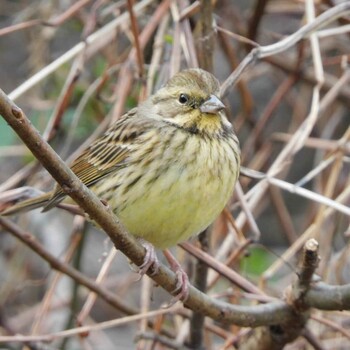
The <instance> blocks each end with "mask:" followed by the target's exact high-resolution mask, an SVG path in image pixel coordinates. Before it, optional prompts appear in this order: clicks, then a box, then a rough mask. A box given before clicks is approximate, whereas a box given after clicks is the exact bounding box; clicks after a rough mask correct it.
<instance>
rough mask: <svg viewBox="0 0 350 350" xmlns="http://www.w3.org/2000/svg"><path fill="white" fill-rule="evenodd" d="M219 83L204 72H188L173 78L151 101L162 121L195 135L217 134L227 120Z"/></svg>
mask: <svg viewBox="0 0 350 350" xmlns="http://www.w3.org/2000/svg"><path fill="white" fill-rule="evenodd" d="M219 89H220V85H219V82H218V80H217V79H216V78H215V77H214V76H213V75H212V74H210V73H208V72H206V71H204V70H202V69H198V68H195V69H188V70H184V71H182V72H179V73H177V74H176V75H174V76H173V77H172V78H171V79H170V80H169V81H168V82H167V84H166V85H165V86H164V87H163V88H161V89H160V90H158V91H157V92H156V93H155V94H154V95H153V96H152V97H151V98H150V99H151V103H152V105H153V106H154V108H155V113H156V114H157V115H159V116H160V117H161V118H162V119H165V120H167V121H169V122H170V123H172V124H175V125H177V126H179V127H180V128H184V129H186V130H188V131H190V132H192V133H199V132H203V133H206V134H212V133H217V132H218V131H220V129H222V126H223V125H222V124H223V123H226V124H227V123H228V121H227V119H226V117H225V112H224V109H225V105H224V104H223V103H222V102H221V100H220V99H219V97H218V95H219Z"/></svg>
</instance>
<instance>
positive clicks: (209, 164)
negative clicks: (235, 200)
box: [112, 150, 237, 248]
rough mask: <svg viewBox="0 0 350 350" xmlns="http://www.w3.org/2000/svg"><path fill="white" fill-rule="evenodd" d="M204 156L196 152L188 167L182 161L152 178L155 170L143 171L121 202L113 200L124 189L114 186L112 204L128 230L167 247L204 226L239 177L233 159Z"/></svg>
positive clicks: (212, 218) (195, 232)
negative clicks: (113, 202)
mask: <svg viewBox="0 0 350 350" xmlns="http://www.w3.org/2000/svg"><path fill="white" fill-rule="evenodd" d="M207 154H208V152H206V150H203V152H199V153H198V156H196V161H195V162H194V164H191V166H188V164H184V163H183V162H182V161H181V159H180V160H179V161H178V162H177V163H176V164H173V165H172V166H171V167H169V168H167V169H166V170H165V171H163V172H161V175H159V176H158V177H157V178H156V180H155V181H154V180H153V181H152V180H151V179H152V178H154V174H152V173H146V174H145V175H144V176H143V177H142V178H140V179H138V181H137V183H136V184H134V185H133V187H132V188H130V189H129V190H128V196H127V201H126V202H124V203H119V204H118V203H117V202H118V201H120V198H122V197H123V195H122V193H121V192H120V191H122V189H120V191H118V190H117V191H116V192H115V194H114V200H115V201H116V203H115V204H117V205H116V206H114V205H112V207H117V208H119V209H117V211H116V214H117V216H118V218H119V219H120V220H121V222H122V223H123V224H124V226H125V227H126V228H127V230H128V231H129V232H130V233H131V234H133V235H135V236H137V237H141V238H143V239H145V240H147V241H149V242H150V243H152V244H153V245H154V246H155V247H157V248H167V247H171V246H174V245H176V244H177V243H179V242H181V241H184V240H186V239H188V238H189V237H191V236H193V235H196V234H198V233H200V232H201V231H202V230H204V229H205V228H207V227H208V226H209V225H210V224H211V223H212V222H213V221H214V220H215V218H216V217H217V216H218V215H219V214H220V212H221V211H222V210H223V208H224V206H225V204H226V202H227V201H228V199H229V197H230V195H231V194H232V191H233V186H234V183H235V181H236V176H237V174H236V173H234V171H233V170H234V169H235V168H236V167H235V166H233V162H234V161H235V160H234V158H233V157H225V158H224V159H221V158H220V157H217V158H215V159H214V161H213V159H207V156H206V155H207ZM230 163H231V164H230ZM128 176H132V175H131V174H129V175H126V178H127V177H128ZM150 181H151V184H150Z"/></svg>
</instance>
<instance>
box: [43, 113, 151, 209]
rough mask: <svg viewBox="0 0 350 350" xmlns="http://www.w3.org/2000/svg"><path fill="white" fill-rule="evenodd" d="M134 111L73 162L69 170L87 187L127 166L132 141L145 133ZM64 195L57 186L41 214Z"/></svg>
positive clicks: (132, 146) (132, 144)
mask: <svg viewBox="0 0 350 350" xmlns="http://www.w3.org/2000/svg"><path fill="white" fill-rule="evenodd" d="M136 111H137V110H136V108H135V109H133V110H131V111H130V112H128V113H127V114H126V115H125V116H123V117H122V118H121V119H119V120H118V121H117V122H116V123H115V124H114V125H113V126H111V127H110V128H109V129H108V130H107V131H106V133H105V134H104V135H103V136H102V137H100V138H99V139H97V140H96V141H95V142H93V143H92V144H91V145H90V146H89V147H88V148H87V149H86V150H85V151H84V152H83V153H82V154H81V155H80V156H79V157H78V158H77V159H75V160H74V161H73V163H72V165H71V170H72V171H73V172H74V173H75V175H77V176H78V178H79V179H80V180H81V181H82V182H83V183H84V184H85V185H86V186H88V187H90V186H92V185H94V184H95V183H96V182H98V181H100V180H101V179H102V178H104V177H105V176H107V175H108V174H110V173H111V172H113V171H115V170H116V169H117V168H121V167H124V166H127V163H128V162H127V160H128V158H129V155H130V152H131V151H132V149H133V148H134V146H135V139H136V138H138V137H139V136H140V134H142V133H143V132H145V128H143V127H142V121H141V120H140V119H139V118H138V117H137V115H136ZM146 124H147V123H146ZM146 129H147V128H146ZM65 196H66V194H65V193H64V192H63V191H62V189H61V188H60V187H58V186H57V187H56V189H55V190H54V193H53V195H52V197H51V199H50V201H49V202H48V204H47V205H46V206H45V208H44V211H46V210H49V209H51V208H52V207H54V206H55V205H57V203H58V202H60V201H61V200H62V199H63V198H64V197H65Z"/></svg>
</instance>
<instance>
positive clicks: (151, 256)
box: [138, 240, 160, 278]
mask: <svg viewBox="0 0 350 350" xmlns="http://www.w3.org/2000/svg"><path fill="white" fill-rule="evenodd" d="M140 243H141V244H142V246H143V247H144V248H145V250H146V254H145V257H144V259H143V263H142V264H141V265H140V266H139V267H138V273H139V274H140V278H141V277H142V276H143V275H144V274H146V273H147V271H148V270H149V269H150V268H151V267H152V266H153V271H152V274H151V276H153V275H155V274H156V273H158V271H159V266H160V265H159V261H158V258H157V254H156V250H155V249H154V247H153V245H152V244H151V243H148V242H146V241H143V240H140Z"/></svg>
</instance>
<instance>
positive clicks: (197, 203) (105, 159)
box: [0, 68, 240, 269]
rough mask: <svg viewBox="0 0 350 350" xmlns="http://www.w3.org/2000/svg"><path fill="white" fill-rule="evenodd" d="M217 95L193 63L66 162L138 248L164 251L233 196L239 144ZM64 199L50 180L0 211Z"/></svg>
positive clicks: (201, 226) (210, 81)
mask: <svg viewBox="0 0 350 350" xmlns="http://www.w3.org/2000/svg"><path fill="white" fill-rule="evenodd" d="M219 92H220V84H219V81H218V80H217V79H216V78H215V77H214V75H212V74H211V73H209V72H207V71H205V70H203V69H200V68H192V69H186V70H183V71H180V72H179V73H177V74H175V75H174V76H173V77H172V78H170V79H169V80H168V82H167V83H166V84H165V85H164V86H163V87H161V88H160V89H159V90H158V91H156V92H155V93H154V94H153V95H151V96H149V97H148V98H147V99H146V100H145V101H143V102H141V103H140V104H139V105H138V106H137V107H135V108H133V109H131V110H130V111H129V112H127V113H126V114H124V115H123V116H122V117H120V118H119V119H118V120H117V121H116V122H114V123H113V124H112V125H111V126H110V127H109V129H108V130H107V131H106V132H105V133H104V134H103V135H102V136H101V137H99V138H98V139H96V140H95V141H94V142H93V143H91V145H90V146H89V147H87V148H86V149H85V150H84V151H83V152H82V153H81V154H80V155H79V156H78V157H77V158H76V159H75V160H74V161H73V162H72V164H71V169H72V171H73V172H74V173H75V174H76V175H77V176H78V178H79V179H80V180H81V181H82V182H83V183H84V184H85V185H86V186H88V187H89V188H90V189H91V190H92V191H93V192H94V193H95V194H96V195H97V196H98V197H99V198H101V199H103V200H104V201H105V202H107V203H108V206H109V208H110V209H111V210H112V211H113V213H114V214H115V215H116V216H117V217H118V219H119V220H120V221H121V223H122V224H123V225H124V226H125V228H126V229H127V231H128V232H129V233H130V234H132V235H134V236H136V237H137V238H138V239H140V240H141V242H145V248H146V251H148V249H149V246H151V247H155V248H158V249H166V248H170V247H172V246H174V245H176V244H177V243H180V242H182V241H185V240H187V239H189V238H190V237H192V236H195V235H197V234H199V233H200V232H202V231H203V230H205V229H206V228H207V227H208V226H209V225H210V224H211V223H212V222H213V221H214V220H215V219H216V217H217V216H218V215H219V214H220V212H221V211H222V210H223V209H224V207H225V205H226V203H227V202H228V200H229V198H230V197H231V195H232V193H233V190H234V186H235V184H236V181H237V179H238V176H239V171H240V146H239V140H238V138H237V136H236V134H235V132H234V129H233V127H232V124H231V123H230V122H229V120H228V118H227V113H226V108H225V105H224V103H223V102H222V101H221V100H220V97H219ZM66 198H67V195H66V194H65V193H64V192H63V190H62V189H61V188H60V187H59V186H58V185H56V187H55V188H54V189H53V190H52V191H51V192H48V193H45V194H43V195H41V196H39V197H37V198H32V199H28V200H25V201H22V202H19V203H17V204H14V205H12V206H10V207H8V208H7V209H5V210H4V211H2V212H1V213H0V215H12V214H15V213H18V212H21V211H27V210H31V209H35V208H39V207H43V211H47V210H49V209H51V208H53V207H55V206H57V204H59V203H60V202H62V201H64V200H65V199H66ZM148 257H152V258H153V257H154V254H153V253H152V252H150V253H149V254H148ZM151 263H152V262H151ZM151 263H150V262H145V263H144V264H143V265H144V266H143V268H145V267H146V268H147V269H148V268H149V266H150V264H151Z"/></svg>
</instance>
